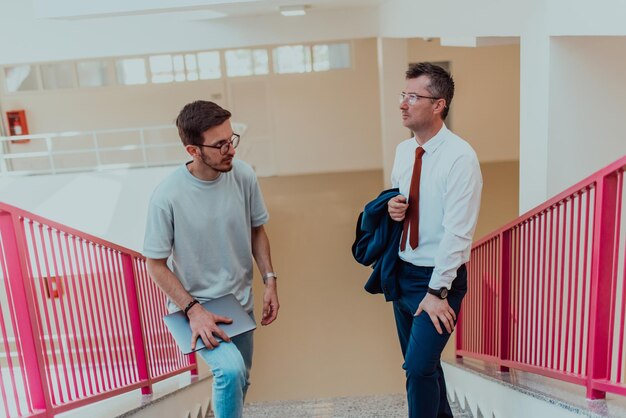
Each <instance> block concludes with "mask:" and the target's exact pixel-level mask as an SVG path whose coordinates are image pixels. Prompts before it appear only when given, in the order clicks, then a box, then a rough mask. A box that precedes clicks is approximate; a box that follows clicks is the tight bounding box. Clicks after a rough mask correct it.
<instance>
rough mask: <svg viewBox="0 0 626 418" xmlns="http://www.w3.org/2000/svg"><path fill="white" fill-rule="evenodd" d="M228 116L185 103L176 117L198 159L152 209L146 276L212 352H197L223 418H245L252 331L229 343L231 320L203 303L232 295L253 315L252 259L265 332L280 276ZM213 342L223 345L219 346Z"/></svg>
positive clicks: (171, 180) (173, 178)
mask: <svg viewBox="0 0 626 418" xmlns="http://www.w3.org/2000/svg"><path fill="white" fill-rule="evenodd" d="M230 116H231V114H230V112H229V111H227V110H225V109H222V108H221V107H220V106H218V105H217V104H215V103H212V102H206V101H196V102H193V103H190V104H188V105H186V106H185V107H184V108H183V110H181V112H180V114H179V115H178V118H177V119H176V126H177V127H178V132H179V135H180V138H181V140H182V142H183V145H184V146H185V150H186V151H187V153H189V155H190V156H191V157H192V158H193V160H192V161H191V162H188V163H186V164H185V165H184V166H181V167H179V168H178V169H177V170H176V171H174V172H173V173H172V174H171V175H169V176H168V177H167V178H166V179H165V180H164V181H163V182H162V183H161V184H160V185H159V186H157V188H156V189H155V191H154V193H153V195H152V198H151V199H150V205H149V208H148V219H147V225H146V234H145V239H144V250H143V254H144V255H145V256H146V258H147V267H148V272H149V274H150V276H151V277H152V279H153V280H154V281H155V282H156V283H157V284H158V285H159V287H160V288H161V289H162V290H163V291H164V292H165V294H166V295H167V298H168V301H167V304H168V309H169V310H170V311H176V310H183V311H184V312H185V314H186V315H187V317H188V318H189V323H190V325H191V330H192V333H193V342H192V347H195V342H196V340H197V338H201V339H202V341H203V342H204V344H205V345H206V347H207V349H203V350H200V351H198V354H199V355H200V356H201V357H202V358H203V359H204V360H205V361H206V362H207V363H208V364H209V366H210V367H211V370H212V372H213V398H212V405H213V411H214V413H215V416H216V417H217V418H221V417H229V418H230V417H240V416H242V412H243V401H244V397H245V394H246V391H247V388H248V384H249V383H248V377H249V373H250V368H251V366H252V346H253V343H252V338H253V333H252V332H250V333H246V334H243V335H240V336H237V337H234V338H233V339H232V341H231V339H229V338H228V336H227V335H226V334H225V333H224V332H223V331H222V330H221V329H220V328H219V326H218V324H219V323H229V322H231V320H230V319H229V318H225V317H222V316H219V315H215V314H213V313H211V312H209V311H207V310H205V309H204V308H203V307H202V306H201V305H200V303H198V302H204V301H207V300H210V299H214V298H217V297H220V296H223V295H225V294H228V293H233V294H234V295H235V296H236V297H237V299H238V300H239V302H240V303H241V305H242V306H243V307H244V308H245V309H246V310H247V311H248V312H249V313H250V315H251V316H252V314H253V298H252V269H253V266H252V257H254V259H255V260H256V263H257V266H258V267H259V270H260V272H261V275H262V277H263V281H264V283H265V292H264V296H263V314H262V319H261V325H269V324H271V323H272V322H274V320H275V319H276V316H277V314H278V309H279V303H278V293H277V289H276V274H275V273H274V272H273V268H272V261H271V257H270V246H269V240H268V238H267V234H266V233H265V229H264V228H263V225H264V224H265V223H266V222H267V220H268V218H269V216H268V213H267V210H266V208H265V204H264V202H263V196H262V195H261V190H260V188H259V185H258V183H257V179H256V175H255V174H254V171H253V170H252V168H251V167H250V166H249V165H247V164H246V163H244V162H242V161H240V160H234V159H233V157H234V156H235V148H236V147H237V145H238V144H239V135H237V134H235V133H233V130H232V127H231V124H230ZM215 337H219V338H221V339H222V340H224V342H223V343H221V344H220V343H219V342H218V341H217V339H216V338H215Z"/></svg>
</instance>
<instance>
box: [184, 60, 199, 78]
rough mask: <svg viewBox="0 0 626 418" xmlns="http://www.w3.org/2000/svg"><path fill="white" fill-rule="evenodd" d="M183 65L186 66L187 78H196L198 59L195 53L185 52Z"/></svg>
mask: <svg viewBox="0 0 626 418" xmlns="http://www.w3.org/2000/svg"><path fill="white" fill-rule="evenodd" d="M185 67H186V68H187V80H189V81H196V80H197V79H198V60H197V59H196V54H185Z"/></svg>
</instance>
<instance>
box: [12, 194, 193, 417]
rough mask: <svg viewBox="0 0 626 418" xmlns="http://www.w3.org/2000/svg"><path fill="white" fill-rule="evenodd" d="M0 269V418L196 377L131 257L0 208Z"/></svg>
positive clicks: (44, 412)
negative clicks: (186, 374)
mask: <svg viewBox="0 0 626 418" xmlns="http://www.w3.org/2000/svg"><path fill="white" fill-rule="evenodd" d="M0 267H1V268H2V270H0V298H5V300H4V301H0V353H3V356H2V358H3V360H2V362H3V363H2V364H0V414H1V413H4V415H5V416H7V417H34V416H53V415H55V414H58V413H61V412H65V411H68V410H71V409H74V408H78V407H80V406H83V405H86V404H89V403H92V402H96V401H99V400H102V399H106V398H111V397H113V396H117V395H119V394H122V393H125V392H128V391H132V390H136V389H141V390H142V393H144V394H149V393H151V391H152V385H153V384H154V383H156V382H158V381H161V380H163V379H166V378H168V377H171V376H174V375H176V374H179V373H183V372H186V371H191V372H192V374H197V366H196V363H195V357H194V356H193V355H192V356H184V355H182V354H180V352H179V351H178V349H177V348H176V344H175V342H174V341H173V339H172V337H171V336H170V334H169V333H168V332H167V330H166V328H165V326H164V324H163V322H162V320H161V317H162V315H164V314H165V313H166V309H165V304H164V295H163V293H162V292H161V291H160V290H159V288H158V287H157V286H156V284H155V283H154V282H153V281H152V280H151V279H150V277H149V276H148V273H147V269H146V265H145V258H144V257H143V256H142V255H141V254H140V253H138V252H136V251H132V250H130V249H127V248H124V247H122V246H119V245H116V244H114V243H111V242H109V241H106V240H103V239H101V238H98V237H95V236H93V235H90V234H86V233H83V232H81V231H78V230H76V229H74V228H70V227H67V226H65V225H62V224H59V223H57V222H54V221H51V220H48V219H46V218H44V217H41V216H38V215H35V214H32V213H30V212H27V211H24V210H21V209H19V208H16V207H14V206H11V205H7V204H5V203H1V202H0ZM2 295H6V296H2Z"/></svg>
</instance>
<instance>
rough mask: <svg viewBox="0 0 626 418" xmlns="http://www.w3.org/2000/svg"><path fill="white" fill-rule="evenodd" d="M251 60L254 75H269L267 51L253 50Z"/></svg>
mask: <svg viewBox="0 0 626 418" xmlns="http://www.w3.org/2000/svg"><path fill="white" fill-rule="evenodd" d="M252 58H253V60H254V74H257V75H262V74H269V72H270V60H269V57H268V54H267V49H255V50H253V51H252Z"/></svg>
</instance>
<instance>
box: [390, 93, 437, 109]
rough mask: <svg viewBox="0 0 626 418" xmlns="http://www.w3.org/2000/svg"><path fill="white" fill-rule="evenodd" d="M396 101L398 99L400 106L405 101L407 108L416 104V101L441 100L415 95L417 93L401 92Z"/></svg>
mask: <svg viewBox="0 0 626 418" xmlns="http://www.w3.org/2000/svg"><path fill="white" fill-rule="evenodd" d="M398 99H399V102H400V104H402V103H404V101H405V100H406V102H407V103H408V104H409V106H413V105H414V104H415V103H417V99H430V100H439V99H441V97H429V96H422V95H421V94H417V93H405V92H402V93H400V96H399V97H398Z"/></svg>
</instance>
